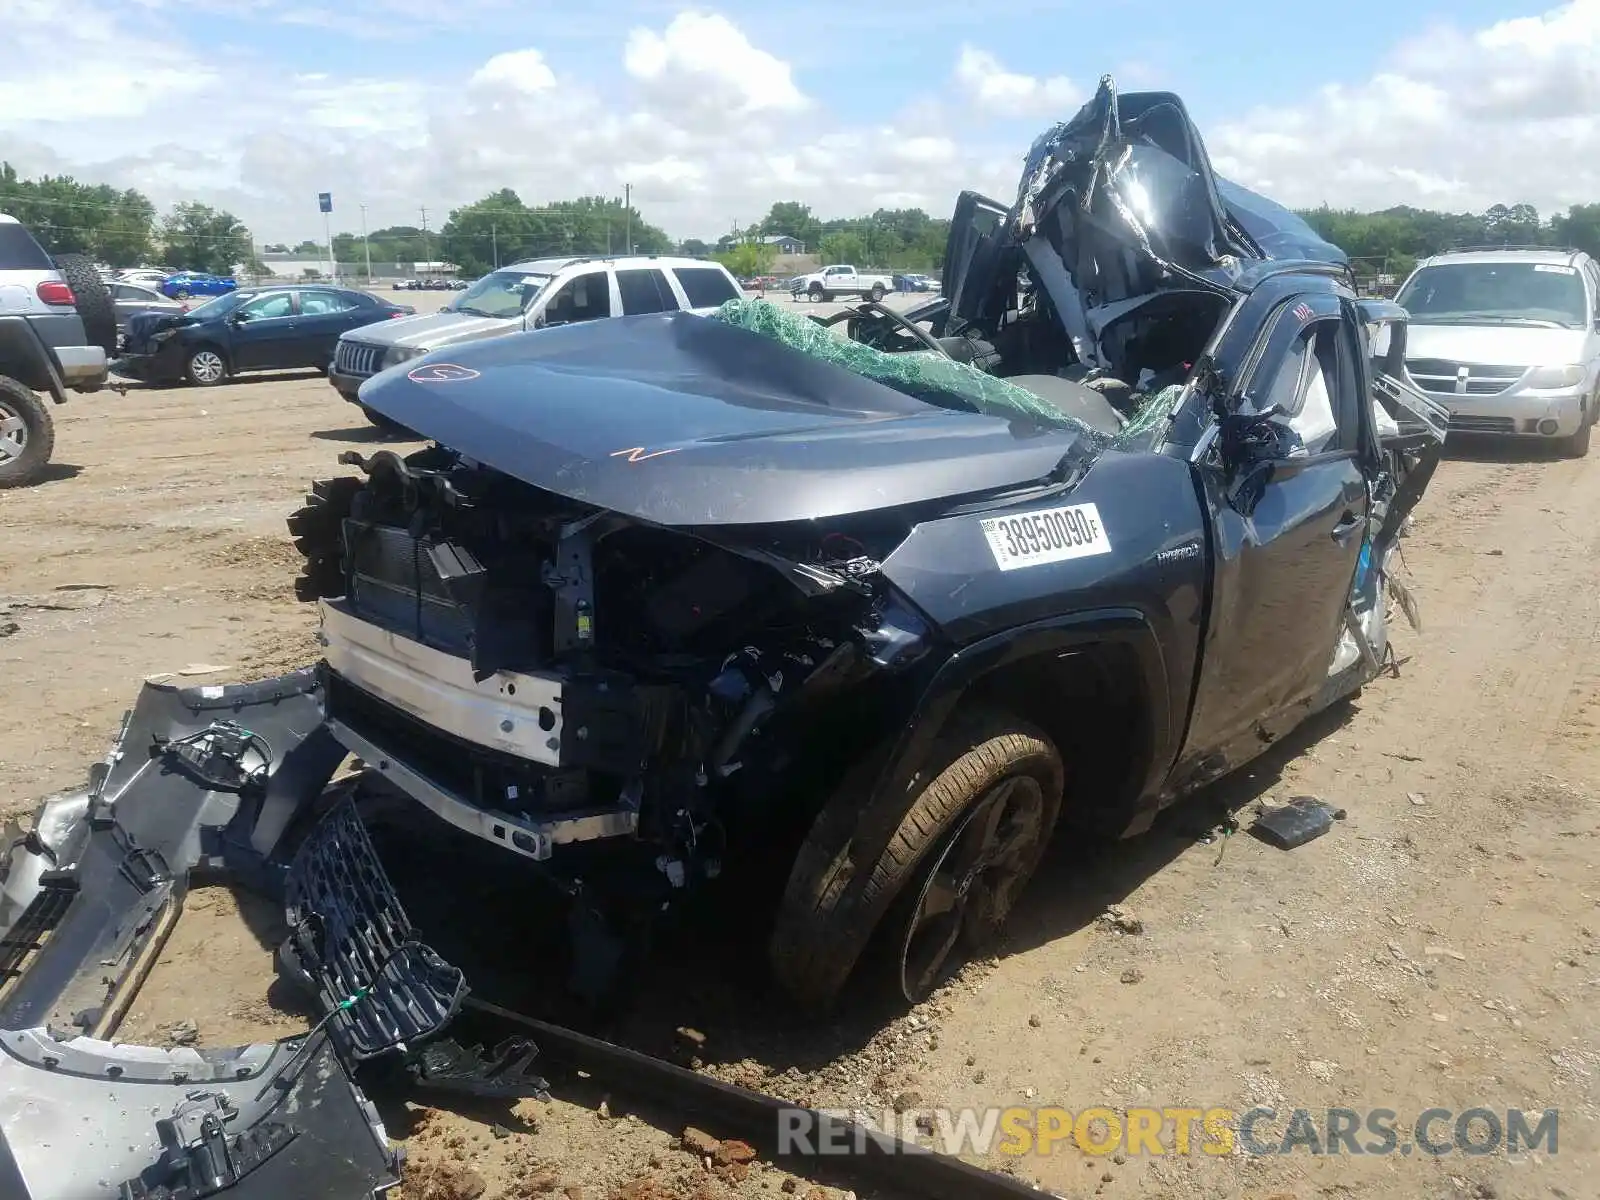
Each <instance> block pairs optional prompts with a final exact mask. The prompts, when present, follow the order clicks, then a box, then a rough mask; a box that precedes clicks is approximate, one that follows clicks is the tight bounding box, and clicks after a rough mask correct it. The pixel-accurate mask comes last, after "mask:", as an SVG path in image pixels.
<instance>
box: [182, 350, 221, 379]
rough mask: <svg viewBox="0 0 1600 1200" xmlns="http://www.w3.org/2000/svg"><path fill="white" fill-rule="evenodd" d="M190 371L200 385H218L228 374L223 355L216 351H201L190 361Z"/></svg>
mask: <svg viewBox="0 0 1600 1200" xmlns="http://www.w3.org/2000/svg"><path fill="white" fill-rule="evenodd" d="M189 370H190V371H191V372H193V373H194V377H195V379H196V380H198V381H199V382H200V383H216V382H218V381H219V380H221V379H222V377H223V376H224V375H225V374H227V371H228V368H227V365H226V364H225V363H223V361H222V355H220V354H218V353H217V352H216V351H215V350H201V351H199V352H198V353H197V354H195V356H194V357H193V358H191V359H190V360H189Z"/></svg>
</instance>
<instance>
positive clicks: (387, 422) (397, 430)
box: [361, 404, 416, 437]
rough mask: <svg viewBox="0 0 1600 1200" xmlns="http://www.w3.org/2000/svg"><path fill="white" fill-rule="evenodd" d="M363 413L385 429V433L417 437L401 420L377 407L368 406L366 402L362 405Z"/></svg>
mask: <svg viewBox="0 0 1600 1200" xmlns="http://www.w3.org/2000/svg"><path fill="white" fill-rule="evenodd" d="M361 415H362V416H364V417H366V419H367V420H369V421H371V422H372V424H373V425H375V426H376V427H377V428H379V429H381V430H383V432H384V433H392V434H395V435H396V436H398V437H416V434H415V433H413V432H412V431H411V430H409V429H407V428H406V427H405V426H404V425H402V424H400V422H399V421H396V420H394V419H393V418H391V417H386V416H384V415H383V414H382V413H381V412H379V411H378V410H377V409H375V408H368V407H367V406H366V405H365V404H363V405H362V406H361Z"/></svg>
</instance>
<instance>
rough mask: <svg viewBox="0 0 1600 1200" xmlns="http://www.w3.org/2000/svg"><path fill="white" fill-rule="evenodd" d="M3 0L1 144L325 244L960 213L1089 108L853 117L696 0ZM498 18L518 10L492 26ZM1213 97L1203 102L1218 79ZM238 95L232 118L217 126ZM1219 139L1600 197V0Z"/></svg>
mask: <svg viewBox="0 0 1600 1200" xmlns="http://www.w3.org/2000/svg"><path fill="white" fill-rule="evenodd" d="M402 3H403V5H404V7H403V8H402V7H400V5H401V4H402ZM230 6H231V8H232V9H234V10H237V11H238V12H240V13H245V14H248V15H249V19H251V20H256V21H260V22H267V21H283V20H286V19H289V14H293V13H297V12H305V13H313V14H316V13H321V14H324V15H326V14H328V13H337V14H339V15H340V16H341V19H346V20H349V21H359V20H365V19H367V16H368V14H369V13H377V12H379V11H380V10H385V9H387V10H392V11H393V12H395V13H403V14H404V23H405V24H406V28H407V29H413V28H421V27H424V26H426V25H427V24H428V23H429V22H432V21H436V20H443V19H444V17H445V15H446V14H447V13H448V12H449V11H451V9H452V8H455V9H458V10H460V11H462V12H470V13H472V14H473V15H474V19H475V20H476V19H477V18H478V17H484V18H485V20H484V23H483V25H482V27H481V32H482V34H483V35H484V41H485V43H486V44H488V45H491V46H492V50H486V51H485V52H484V54H483V57H482V58H480V59H478V60H477V61H467V62H464V63H456V64H455V65H453V66H451V67H450V68H449V69H443V68H441V69H439V70H437V71H425V72H416V71H411V70H406V71H401V70H398V69H397V70H396V71H395V72H394V73H393V74H383V75H382V77H379V76H380V72H379V70H378V69H368V70H366V71H363V70H361V69H359V68H358V69H356V70H354V71H352V72H350V73H334V72H332V71H328V72H327V73H313V71H312V69H311V68H309V67H302V68H299V69H297V68H296V67H295V66H294V65H293V64H292V63H287V62H285V61H283V60H282V58H275V57H273V56H272V55H271V54H270V53H268V52H267V51H266V50H264V49H262V48H261V47H259V46H254V47H247V48H244V49H239V50H229V49H226V48H222V47H217V46H215V45H213V44H210V43H202V42H200V41H198V40H194V41H190V40H186V37H185V35H184V26H183V25H181V24H178V23H177V22H179V21H182V20H186V19H187V18H186V17H184V16H183V14H185V13H187V12H188V11H190V10H192V9H194V8H196V7H204V8H207V9H211V10H215V11H223V10H226V9H229V7H230ZM0 8H4V10H5V13H6V33H7V37H8V46H10V47H15V48H16V52H15V53H11V54H8V55H6V56H4V58H0V158H5V159H10V160H11V161H12V162H13V163H15V165H16V166H17V168H18V169H19V170H20V171H22V172H23V173H25V174H37V173H40V172H45V171H48V172H71V173H73V174H75V175H77V176H78V177H79V178H82V179H88V180H95V181H99V180H104V181H105V182H108V183H112V184H115V185H118V186H124V187H138V188H140V189H141V190H143V191H145V192H146V193H147V194H149V195H150V196H151V198H152V199H153V200H155V201H156V203H157V204H158V205H160V206H161V207H163V208H164V207H166V206H167V205H169V204H171V203H172V202H173V201H175V200H179V199H190V198H198V199H201V200H204V201H206V202H208V203H213V204H219V205H223V206H225V207H228V208H230V209H231V210H232V211H234V212H235V213H237V214H239V215H240V216H241V217H242V218H243V219H244V220H245V221H246V223H247V224H249V225H250V226H251V228H252V229H253V230H254V231H255V232H256V234H257V236H258V237H259V238H260V239H262V240H271V241H282V240H289V241H297V240H299V239H300V238H302V237H306V236H317V235H319V234H320V230H321V219H320V217H319V216H318V215H317V211H316V193H318V192H320V191H327V190H332V191H333V193H334V198H335V224H336V226H339V225H342V226H344V227H346V228H350V227H353V226H354V225H355V223H356V220H357V218H356V214H355V209H356V206H357V205H358V204H363V203H364V204H366V205H367V206H368V210H369V211H368V220H369V224H370V226H371V227H373V228H377V227H381V226H383V225H386V224H416V223H417V221H418V220H419V219H420V213H419V210H420V209H421V208H422V207H423V206H424V205H425V206H426V207H427V209H428V219H429V224H430V226H431V227H432V228H434V229H437V228H438V227H439V225H440V224H441V223H442V222H443V220H444V219H445V218H446V217H447V215H448V213H449V210H450V208H451V207H453V206H456V205H460V204H463V203H467V202H469V201H472V200H475V199H477V198H478V197H480V196H483V195H485V194H486V193H488V192H490V191H493V190H496V189H499V188H502V187H511V188H514V189H516V190H517V191H518V193H519V194H521V195H522V197H523V198H524V199H525V200H527V201H528V202H530V203H538V202H541V201H548V200H552V199H560V198H566V197H572V196H576V195H580V194H596V193H598V194H603V195H621V193H622V190H623V187H624V185H628V184H631V185H632V186H633V195H634V200H635V203H637V204H638V205H639V207H640V208H641V210H642V211H643V212H644V213H645V215H646V216H647V218H648V219H649V220H650V221H652V222H653V223H656V224H659V225H662V226H664V227H665V228H667V229H668V230H669V231H670V232H671V233H673V234H675V235H677V236H680V237H688V236H699V237H705V236H710V235H714V234H716V233H719V232H722V231H725V230H726V229H728V228H729V227H730V225H731V224H732V223H733V222H734V221H736V220H737V221H740V222H746V221H749V220H751V219H753V218H756V217H758V216H760V215H762V214H764V213H765V212H766V210H767V208H768V207H769V206H770V205H771V204H772V202H773V201H775V200H782V199H797V200H800V201H802V202H804V203H808V204H811V205H812V206H813V208H814V209H815V210H816V211H818V212H820V213H822V214H823V215H827V216H833V215H846V214H853V213H860V212H865V211H871V210H872V209H874V208H878V207H905V206H920V207H923V208H925V209H927V210H928V211H930V212H933V213H936V214H943V213H946V212H948V211H949V210H950V207H951V205H952V204H953V202H954V199H955V196H956V193H957V192H959V191H960V190H961V189H963V188H975V189H977V190H979V191H984V192H987V193H989V194H990V195H995V196H998V197H1001V198H1002V199H1004V198H1009V197H1010V196H1011V195H1012V194H1013V189H1014V188H1015V186H1016V181H1017V173H1018V171H1019V170H1020V167H1021V159H1022V155H1023V153H1024V151H1025V150H1026V148H1027V145H1028V143H1029V142H1030V141H1031V139H1032V137H1033V136H1034V135H1035V134H1036V133H1037V132H1038V129H1039V126H1040V125H1041V124H1042V123H1043V122H1045V121H1048V120H1055V119H1063V118H1065V117H1067V116H1070V115H1071V114H1072V112H1073V111H1074V110H1075V109H1076V107H1077V106H1078V104H1079V103H1080V102H1081V101H1082V99H1083V94H1082V93H1081V92H1080V91H1079V89H1078V88H1077V87H1076V86H1075V85H1074V84H1073V83H1072V82H1071V81H1069V80H1068V79H1066V78H1062V77H1059V76H1055V77H1049V78H1037V77H1033V76H1028V75H1023V74H1018V73H1016V72H1015V71H1012V70H1008V69H1007V68H1006V67H1005V66H1004V65H1003V64H1002V63H1000V62H999V61H998V60H997V59H996V58H995V57H994V55H992V54H990V53H988V52H986V51H983V50H981V49H978V48H976V47H972V46H966V47H960V48H958V49H957V50H956V51H955V52H954V54H953V59H954V61H953V62H952V63H951V68H950V69H951V71H952V72H953V74H954V79H955V82H956V84H957V85H958V88H957V89H956V90H957V91H958V94H957V95H955V96H946V95H943V94H941V92H948V91H949V90H951V89H941V88H940V86H939V81H938V80H936V79H933V78H930V79H928V80H927V81H926V82H923V83H921V84H920V85H919V83H918V82H917V81H916V80H908V82H907V88H906V95H905V96H904V98H903V101H902V103H901V105H900V106H899V107H897V108H894V109H892V110H885V109H883V108H882V107H881V106H874V107H873V108H872V109H871V111H872V116H871V118H870V119H860V120H856V121H847V120H842V119H841V118H840V117H839V116H838V115H837V114H836V113H835V112H833V111H831V109H832V107H833V106H834V105H836V104H843V103H847V102H848V101H845V100H842V99H839V98H838V95H837V90H836V89H834V88H833V87H832V86H831V81H828V80H826V79H825V78H824V77H821V76H819V77H818V79H819V82H816V83H810V81H809V80H808V79H806V78H801V77H799V76H798V75H797V73H796V71H795V69H794V67H792V66H791V64H790V63H789V62H787V61H785V59H784V58H783V57H782V56H781V55H780V54H779V53H777V52H776V50H777V44H776V43H774V44H766V43H764V41H763V39H762V38H760V37H752V36H749V35H748V34H747V33H746V31H745V30H742V29H741V28H740V27H739V26H737V25H735V24H734V23H732V22H731V21H730V20H728V18H726V17H724V16H719V15H715V14H711V13H705V12H695V11H691V12H682V13H679V14H677V15H676V16H672V15H670V13H671V10H668V14H667V15H663V16H662V17H661V18H660V20H659V22H658V23H656V24H654V25H653V26H652V27H650V28H639V29H634V30H632V31H631V32H621V31H620V29H625V28H626V26H622V27H620V29H619V27H617V26H616V25H615V24H614V23H613V24H612V26H611V29H612V32H610V33H608V34H607V35H606V36H604V37H593V36H590V35H588V34H585V36H584V37H583V38H580V39H578V40H577V41H576V42H574V41H560V40H552V41H545V40H542V35H541V29H542V28H543V27H542V26H541V24H540V22H539V21H531V20H527V19H526V5H525V4H522V3H521V2H520V0H517V2H516V3H512V2H510V0H348V3H347V4H340V5H335V4H334V3H332V2H331V0H293V3H292V4H284V3H281V0H273V2H268V0H259V2H258V0H186V3H185V5H183V6H182V7H181V9H174V8H172V7H171V6H170V5H167V4H164V3H162V2H161V0H135V2H134V3H133V4H131V5H130V4H129V3H128V0H0ZM174 14H177V15H174ZM494 14H500V15H501V17H503V18H504V19H503V20H500V22H499V23H498V24H496V23H494V22H491V21H489V20H488V19H487V18H488V17H489V16H493V15H494ZM507 14H509V15H507ZM518 14H521V15H518ZM601 15H602V14H599V13H595V12H590V11H589V10H585V11H584V12H581V13H578V14H575V15H574V14H569V15H567V16H565V17H563V18H562V19H563V20H570V21H577V20H579V19H580V18H582V19H585V20H588V19H591V18H592V19H594V20H596V21H598V19H599V17H600V16H601ZM541 20H542V18H541ZM518 30H521V31H522V32H518ZM262 40H263V41H264V40H265V39H262ZM352 61H358V60H354V59H352ZM1113 61H1114V59H1113ZM130 64H134V66H133V67H132V68H130ZM384 70H385V71H387V68H385V69H384ZM252 78H254V79H267V80H277V81H281V82H282V83H283V84H284V85H285V86H286V87H287V88H288V89H289V90H290V91H292V94H293V96H294V103H292V104H272V103H261V104H250V103H246V102H244V101H243V100H242V99H241V93H240V91H239V90H238V83H237V81H238V80H241V79H252ZM1120 82H1121V83H1122V84H1123V85H1124V86H1125V87H1127V86H1145V87H1161V86H1163V83H1164V81H1163V80H1161V79H1159V78H1148V79H1139V80H1135V79H1131V78H1123V79H1121V80H1120ZM808 83H810V86H809V87H808V86H807V85H808ZM47 85H48V86H47ZM880 87H881V85H880ZM808 92H809V93H810V94H808ZM41 95H48V96H49V97H51V102H50V103H49V104H48V105H41V104H39V103H38V100H37V97H39V96H41ZM1190 99H1191V104H1192V107H1195V108H1197V109H1202V110H1203V109H1204V107H1205V104H1204V97H1202V96H1200V95H1195V96H1192V97H1190ZM857 107H858V108H865V107H867V106H866V105H862V104H857ZM164 113H174V114H176V115H177V117H178V119H166V118H165V117H163V116H161V114H164ZM218 113H222V114H225V116H226V119H225V120H212V119H206V118H207V117H209V116H211V115H214V114H218ZM191 115H192V116H193V119H191ZM991 118H992V120H991ZM1202 132H1203V133H1204V134H1205V136H1206V140H1207V143H1208V145H1209V147H1210V149H1211V152H1212V157H1213V158H1214V159H1215V160H1216V162H1217V164H1218V167H1219V169H1221V170H1223V171H1224V173H1226V174H1229V175H1231V176H1232V177H1234V178H1236V179H1238V180H1239V181H1240V182H1242V183H1246V184H1248V185H1250V186H1254V187H1259V188H1261V190H1263V191H1265V192H1267V194H1269V195H1272V196H1274V197H1275V198H1277V199H1280V200H1282V201H1284V202H1286V203H1291V204H1315V203H1318V202H1320V201H1322V200H1324V199H1326V200H1328V201H1329V202H1331V203H1335V204H1349V205H1356V206H1361V207H1381V206H1385V205H1389V204H1396V203H1414V204H1419V205H1428V206H1435V207H1445V208H1457V209H1478V210H1481V209H1482V208H1485V207H1487V206H1488V205H1489V204H1491V203H1495V202H1497V201H1498V202H1505V203H1514V202H1517V201H1528V202H1532V203H1535V204H1537V205H1538V206H1539V207H1540V208H1541V209H1543V210H1544V211H1546V212H1548V211H1549V210H1550V209H1552V208H1554V207H1557V206H1559V207H1565V206H1566V205H1567V204H1570V203H1574V202H1586V201H1590V200H1594V199H1596V198H1600V0H1574V2H1573V3H1569V4H1567V5H1566V6H1565V7H1563V8H1560V9H1557V10H1555V11H1553V12H1551V13H1548V14H1546V15H1545V16H1543V17H1540V18H1534V19H1529V20H1516V21H1506V22H1502V23H1499V24H1497V25H1493V26H1491V27H1488V28H1485V29H1481V30H1477V31H1471V30H1465V31H1464V30H1459V29H1450V28H1441V29H1437V30H1432V31H1430V32H1429V33H1428V34H1427V36H1426V37H1421V38H1418V39H1416V40H1414V41H1409V42H1405V43H1402V44H1399V45H1397V46H1396V47H1395V48H1394V50H1393V53H1392V54H1391V56H1390V58H1389V60H1388V61H1387V62H1385V63H1384V64H1383V66H1382V68H1381V70H1379V71H1377V72H1375V73H1374V74H1373V75H1372V76H1371V77H1370V78H1368V79H1366V80H1346V81H1339V82H1330V83H1327V84H1326V85H1325V86H1322V87H1321V88H1320V89H1317V88H1308V90H1307V91H1306V92H1305V93H1304V94H1303V96H1302V97H1301V99H1300V101H1299V102H1298V103H1293V104H1287V105H1284V104H1279V105H1273V106H1265V105H1264V106H1263V107H1262V108H1260V109H1259V110H1256V111H1245V112H1241V113H1239V114H1238V115H1237V116H1235V117H1233V118H1232V119H1230V120H1225V121H1222V122H1210V123H1207V124H1205V125H1203V127H1202Z"/></svg>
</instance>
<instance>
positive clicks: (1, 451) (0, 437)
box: [0, 400, 28, 465]
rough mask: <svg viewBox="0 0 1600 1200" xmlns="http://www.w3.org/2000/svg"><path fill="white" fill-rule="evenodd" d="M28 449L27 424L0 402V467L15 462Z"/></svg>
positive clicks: (14, 410)
mask: <svg viewBox="0 0 1600 1200" xmlns="http://www.w3.org/2000/svg"><path fill="white" fill-rule="evenodd" d="M27 448H28V423H27V422H26V421H24V420H23V419H22V414H21V413H19V412H17V411H16V409H14V408H12V407H11V406H10V405H9V404H7V403H6V402H5V401H4V400H0V465H3V464H5V463H11V462H16V461H17V460H18V459H20V458H21V457H22V452H23V451H24V450H26V449H27Z"/></svg>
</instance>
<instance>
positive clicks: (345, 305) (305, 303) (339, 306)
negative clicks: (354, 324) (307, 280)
mask: <svg viewBox="0 0 1600 1200" xmlns="http://www.w3.org/2000/svg"><path fill="white" fill-rule="evenodd" d="M359 307H360V306H359V305H358V304H357V303H356V302H355V301H354V300H353V299H351V298H350V297H349V296H341V295H339V294H338V293H337V292H301V293H300V312H301V315H302V316H307V317H325V316H328V315H330V314H332V313H342V312H349V311H350V310H351V309H352V308H359Z"/></svg>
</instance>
